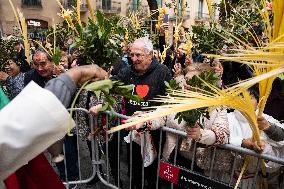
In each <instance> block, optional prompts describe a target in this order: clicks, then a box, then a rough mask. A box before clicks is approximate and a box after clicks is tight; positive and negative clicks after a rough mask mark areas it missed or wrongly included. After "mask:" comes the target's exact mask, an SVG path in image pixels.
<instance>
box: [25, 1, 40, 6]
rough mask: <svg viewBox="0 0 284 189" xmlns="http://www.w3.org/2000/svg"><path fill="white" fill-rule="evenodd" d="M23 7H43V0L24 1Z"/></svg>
mask: <svg viewBox="0 0 284 189" xmlns="http://www.w3.org/2000/svg"><path fill="white" fill-rule="evenodd" d="M22 6H23V7H42V4H41V0H22Z"/></svg>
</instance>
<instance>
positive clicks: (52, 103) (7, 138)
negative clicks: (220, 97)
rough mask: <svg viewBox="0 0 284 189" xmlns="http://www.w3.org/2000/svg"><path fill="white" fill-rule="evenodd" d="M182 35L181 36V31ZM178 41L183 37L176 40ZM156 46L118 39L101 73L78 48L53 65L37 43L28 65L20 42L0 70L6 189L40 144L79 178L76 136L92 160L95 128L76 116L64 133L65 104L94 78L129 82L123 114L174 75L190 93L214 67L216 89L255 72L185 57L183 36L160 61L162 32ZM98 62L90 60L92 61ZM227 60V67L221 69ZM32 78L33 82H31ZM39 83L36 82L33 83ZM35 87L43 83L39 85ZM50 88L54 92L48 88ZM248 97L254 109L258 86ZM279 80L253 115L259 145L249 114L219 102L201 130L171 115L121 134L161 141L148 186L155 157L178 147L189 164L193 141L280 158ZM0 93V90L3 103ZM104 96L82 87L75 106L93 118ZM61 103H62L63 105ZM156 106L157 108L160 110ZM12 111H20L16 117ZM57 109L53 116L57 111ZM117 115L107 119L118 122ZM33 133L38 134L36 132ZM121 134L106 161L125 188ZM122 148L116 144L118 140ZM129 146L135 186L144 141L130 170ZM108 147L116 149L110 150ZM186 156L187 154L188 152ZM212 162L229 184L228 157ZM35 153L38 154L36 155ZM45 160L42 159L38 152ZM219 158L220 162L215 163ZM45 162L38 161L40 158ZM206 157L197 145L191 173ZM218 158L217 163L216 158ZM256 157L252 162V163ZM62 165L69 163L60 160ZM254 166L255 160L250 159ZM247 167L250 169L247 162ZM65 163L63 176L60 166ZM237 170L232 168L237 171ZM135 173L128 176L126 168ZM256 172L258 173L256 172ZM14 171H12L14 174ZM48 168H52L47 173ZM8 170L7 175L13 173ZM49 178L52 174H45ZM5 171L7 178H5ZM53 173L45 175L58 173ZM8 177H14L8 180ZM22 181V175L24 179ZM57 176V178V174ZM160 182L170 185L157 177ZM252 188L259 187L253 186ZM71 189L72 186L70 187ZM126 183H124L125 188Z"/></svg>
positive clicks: (247, 178)
mask: <svg viewBox="0 0 284 189" xmlns="http://www.w3.org/2000/svg"><path fill="white" fill-rule="evenodd" d="M181 35H182V34H181ZM180 39H185V38H184V37H180ZM159 41H160V48H156V49H154V47H153V44H152V42H151V41H150V40H149V39H148V38H147V37H143V38H139V39H136V40H135V41H134V42H133V43H131V44H127V43H126V42H124V43H122V44H121V47H122V50H123V52H124V55H123V56H122V57H120V58H119V57H118V59H119V61H118V62H116V63H114V64H113V67H112V69H110V70H103V69H102V68H100V67H98V66H96V65H86V64H87V63H86V60H85V59H84V55H82V54H81V53H80V50H79V49H77V48H71V49H70V50H66V51H62V54H61V55H62V56H61V60H60V63H59V65H55V63H54V62H53V60H52V57H50V55H49V54H48V53H47V52H46V51H44V50H43V49H41V48H38V49H34V50H33V51H31V52H32V61H31V63H30V64H28V62H27V60H26V59H25V57H24V55H23V47H22V46H20V47H19V49H18V56H17V57H11V58H10V59H8V60H7V61H6V62H5V63H4V64H5V66H4V68H5V69H4V71H1V72H0V80H1V83H2V84H3V86H2V89H4V90H5V91H6V94H7V95H8V97H9V99H10V100H11V102H10V103H8V105H6V106H5V107H4V108H3V109H2V110H1V111H0V119H1V123H0V135H1V137H0V151H1V155H0V172H1V174H0V175H1V179H3V180H5V179H6V180H5V184H6V187H7V188H12V187H11V182H15V180H13V179H11V177H12V176H13V175H14V176H15V175H16V177H17V176H18V177H20V175H23V174H25V173H27V172H25V171H27V170H30V169H27V167H29V166H31V165H32V162H33V161H35V160H36V158H38V156H41V157H42V155H39V154H41V153H42V152H43V151H44V150H45V149H47V150H48V152H49V153H50V154H51V156H52V161H53V162H54V163H55V164H56V167H57V169H58V172H59V177H60V179H61V181H66V180H67V181H76V180H77V179H78V176H79V173H78V167H77V166H76V164H77V161H78V160H77V157H78V156H77V153H78V149H77V143H76V142H77V137H80V139H82V140H84V141H87V144H88V147H89V150H90V157H92V148H91V140H92V137H93V131H91V128H90V125H89V122H88V117H87V116H86V115H83V114H79V121H78V123H76V124H77V126H78V129H73V130H72V131H71V132H73V133H74V135H72V136H68V135H66V136H65V134H66V132H67V130H68V128H70V127H73V126H74V124H75V123H73V122H72V123H71V125H72V126H70V124H67V123H69V121H67V120H68V118H69V117H68V113H67V111H66V109H65V108H68V107H70V103H71V101H72V99H73V98H74V94H75V92H76V85H79V84H82V83H83V82H84V81H86V80H88V79H91V78H96V79H106V78H110V79H111V80H119V81H122V82H123V83H124V84H133V85H134V86H135V87H134V89H133V95H138V96H139V97H140V98H141V99H142V100H141V102H136V101H133V100H130V99H127V98H123V97H117V99H116V100H117V104H116V105H115V107H113V108H114V110H115V111H116V112H118V113H122V114H125V115H127V116H135V115H137V114H142V113H143V112H142V111H143V108H145V107H151V106H155V105H159V104H157V103H155V102H153V101H151V100H153V99H154V98H155V97H158V96H159V95H165V94H166V85H165V82H169V81H170V80H171V79H175V80H176V82H177V83H178V84H179V85H180V87H181V88H182V90H191V88H190V86H188V85H187V82H186V81H188V80H190V79H191V78H192V77H193V76H194V75H199V74H200V73H202V72H205V71H209V70H213V71H214V72H215V74H216V75H218V77H219V79H220V82H219V85H220V86H219V87H226V86H229V85H232V84H234V82H236V81H239V80H245V79H248V78H249V77H252V76H253V74H252V71H251V70H250V69H249V67H247V66H246V65H239V64H238V63H235V62H222V63H220V62H219V61H218V60H217V59H212V58H210V57H205V56H202V55H199V54H190V55H187V54H186V53H185V50H184V49H183V44H184V43H185V41H180V42H179V43H178V46H177V47H175V46H173V48H171V49H169V50H168V51H167V55H166V58H165V61H164V62H161V59H160V58H159V56H160V51H162V50H163V46H164V41H165V40H164V34H163V31H161V33H160V40H159ZM94 61H95V60H94ZM223 65H224V66H223ZM32 81H33V82H32ZM35 83H36V84H35ZM40 87H42V88H44V89H41V88H40ZM48 91H51V92H52V93H53V95H52V94H51V93H50V92H48ZM249 92H250V94H251V98H252V99H253V101H254V102H255V110H256V111H257V104H258V101H259V100H260V99H259V93H258V88H257V86H254V87H252V88H250V89H249ZM283 97H284V83H283V81H282V80H281V79H278V78H277V79H276V80H275V81H274V83H273V88H272V91H271V93H270V97H269V99H268V102H267V105H266V108H265V114H263V116H262V117H258V119H257V121H258V127H259V129H260V130H261V131H263V132H262V143H261V144H257V143H256V142H254V140H253V139H252V130H251V128H250V126H249V123H248V121H247V120H246V118H245V117H244V116H243V115H242V114H241V113H240V112H239V111H238V110H233V111H232V110H228V109H225V108H224V107H217V108H216V109H214V110H212V111H211V112H210V118H208V119H207V118H205V119H203V120H204V121H203V123H202V125H203V128H202V127H201V126H200V125H199V124H198V123H196V124H195V125H194V126H193V127H188V126H187V125H186V122H185V121H182V122H181V123H179V122H178V120H177V119H176V118H175V117H176V115H175V114H173V115H169V116H166V117H161V118H159V119H155V120H151V121H148V122H146V123H144V124H141V125H135V126H133V127H131V128H129V129H127V130H125V131H123V132H124V133H126V135H127V134H128V132H129V131H132V132H136V133H137V134H138V135H134V138H133V140H134V141H135V136H139V133H141V132H140V131H141V127H143V126H145V125H146V127H147V129H148V130H149V134H150V138H149V139H151V141H147V142H150V143H151V142H152V144H153V147H154V151H155V150H157V149H159V143H160V141H161V145H162V147H163V150H162V153H161V157H156V158H154V159H153V160H152V161H151V162H150V163H148V164H147V166H145V168H144V171H145V173H146V174H145V180H146V183H147V184H146V186H145V187H146V188H152V187H153V186H156V175H157V169H158V159H159V158H161V159H163V160H164V161H168V162H173V158H174V157H173V151H174V149H175V148H178V154H177V157H176V158H177V165H179V166H183V167H187V168H189V165H190V163H189V162H191V155H192V154H190V149H189V151H188V152H189V153H183V152H184V151H182V150H181V149H182V148H183V147H185V146H187V147H188V146H189V148H190V147H191V145H192V143H193V141H197V142H198V143H201V144H204V145H206V146H218V145H222V144H228V143H229V144H233V145H236V146H238V147H240V148H241V147H243V148H247V149H250V150H254V151H256V152H257V153H265V154H269V155H273V156H276V157H280V158H283V154H284V151H283V149H284V146H283V144H284V143H283V142H282V141H283V140H284V129H283V128H284V127H283V126H284V125H283V124H282V123H281V121H283V120H284V114H283V108H282V106H281V104H283V103H284V101H283ZM3 99H4V94H2V95H1V102H2V100H3ZM102 100H103V97H97V96H96V95H94V94H92V93H91V92H88V91H83V92H82V93H81V94H80V96H79V98H78V100H77V102H76V107H83V108H87V109H90V113H92V114H95V115H98V114H99V109H100V107H101V104H102V103H103V102H102ZM64 107H65V108H64ZM157 111H158V110H157ZM15 114H17V116H14V115H15ZM55 114H56V115H55ZM100 116H101V117H100V120H101V122H100V123H99V124H100V126H103V125H105V123H103V122H104V121H105V118H104V116H103V115H100ZM116 121H117V120H114V121H113V123H111V126H115V125H116V124H117V123H116ZM161 127H171V128H175V129H178V130H183V131H186V133H187V137H186V138H179V140H180V141H177V140H178V138H177V137H176V136H175V135H174V134H172V133H166V132H164V131H163V134H162V138H160V131H159V129H160V128H161ZM34 131H38V132H34ZM117 137H118V135H117V134H116V133H114V134H113V136H112V138H111V140H110V144H109V148H110V149H109V152H110V153H109V160H110V167H111V174H112V176H113V178H114V180H115V184H116V185H117V184H118V182H120V186H121V187H123V186H125V185H124V184H123V183H122V182H121V181H118V180H117V159H118V157H117V153H116V151H115V149H117V147H118V145H119V144H118V143H117ZM63 145H65V154H64V155H65V158H66V161H65V162H64V155H63ZM120 145H121V144H120ZM126 147H127V149H126V150H127V152H128V153H127V157H128V159H127V161H128V162H126V163H128V165H129V167H128V173H129V174H131V175H132V179H131V181H132V183H131V185H132V188H141V186H142V185H143V183H142V179H141V177H142V166H141V165H142V164H143V163H144V161H143V158H142V156H141V146H140V145H139V144H138V143H135V142H134V143H133V144H132V149H131V150H132V151H131V153H132V169H130V163H129V162H130V156H131V155H130V144H127V145H126ZM111 149H113V150H111ZM185 154H186V155H185ZM218 154H219V156H217V161H216V163H215V164H214V168H213V178H215V179H217V180H220V181H223V182H226V183H228V182H229V180H230V170H231V167H232V161H231V160H232V159H231V157H232V154H231V153H230V152H227V151H225V150H220V151H219V153H218ZM35 157H36V158H35ZM42 158H44V157H42ZM218 161H219V163H218ZM42 162H43V161H41V163H42ZM209 162H210V154H209V153H208V150H207V148H206V147H205V148H204V147H203V148H202V147H200V148H198V149H197V154H196V162H194V163H195V166H196V170H198V171H199V172H201V173H203V174H205V175H209V164H210V163H209ZM220 162H221V163H220ZM251 162H254V161H251ZM65 164H66V165H65ZM251 164H252V165H253V164H254V163H251ZM252 165H251V166H252ZM65 166H66V168H67V174H66V172H65V171H66V170H65ZM266 167H267V172H268V173H269V174H268V181H269V188H270V189H272V188H273V189H274V188H275V189H277V188H278V189H280V188H281V187H282V188H283V178H284V176H283V172H282V170H283V168H282V165H280V164H276V163H273V162H266ZM240 168H241V167H239V168H238V169H236V175H238V172H237V171H239V170H240ZM131 170H132V172H131V173H130V171H131ZM257 171H260V170H257ZM13 172H14V173H13ZM49 172H52V171H50V170H49ZM254 173H255V169H253V168H251V169H250V168H248V170H247V172H246V173H245V175H244V176H243V178H242V182H243V183H244V184H243V185H242V187H243V188H249V187H251V186H253V185H254V183H252V181H253V175H254ZM11 174H12V175H11ZM50 174H51V175H52V173H50ZM9 175H10V176H9ZM55 177H56V176H54V175H53V176H51V177H49V178H46V180H49V179H52V178H55ZM11 180H12V181H11ZM22 180H23V178H22ZM32 180H34V181H33V182H32V183H33V184H35V183H36V184H35V185H38V188H45V187H46V186H43V185H44V184H43V183H44V182H39V181H35V179H32ZM58 181H60V180H59V179H58ZM18 183H19V185H28V184H30V183H29V182H26V181H21V182H18ZM161 185H163V187H167V186H168V183H166V182H161ZM256 186H257V185H256ZM62 187H64V186H63V185H62V184H61V182H59V183H58V182H57V184H55V185H54V187H53V188H62ZM70 187H72V188H75V187H76V185H74V186H73V185H72V186H71V185H70ZM125 187H126V186H125Z"/></svg>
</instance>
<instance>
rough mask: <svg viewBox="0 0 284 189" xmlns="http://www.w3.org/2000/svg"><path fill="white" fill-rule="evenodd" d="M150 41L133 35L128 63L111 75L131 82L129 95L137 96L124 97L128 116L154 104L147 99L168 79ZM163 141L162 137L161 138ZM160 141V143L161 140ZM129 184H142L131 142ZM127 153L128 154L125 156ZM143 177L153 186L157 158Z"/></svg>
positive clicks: (138, 158)
mask: <svg viewBox="0 0 284 189" xmlns="http://www.w3.org/2000/svg"><path fill="white" fill-rule="evenodd" d="M152 52H153V45H152V42H151V41H150V40H149V39H148V38H146V37H143V38H139V39H136V40H135V41H134V42H133V44H132V45H131V47H130V57H131V60H132V65H131V66H128V67H125V68H123V69H122V70H120V72H119V73H118V75H116V76H114V77H113V78H112V79H115V80H121V81H122V82H124V83H125V84H134V85H135V88H134V90H133V92H132V94H133V95H138V96H140V97H141V99H142V100H141V101H140V102H136V101H133V100H126V104H125V109H126V115H128V116H132V115H133V113H134V112H136V111H140V110H141V109H142V107H150V106H153V105H155V104H154V102H152V101H150V100H152V99H153V98H155V97H157V96H158V95H164V94H165V92H166V87H165V83H164V82H165V81H169V80H170V79H171V72H170V70H169V69H168V68H167V67H166V66H165V65H163V64H160V63H159V62H158V61H157V60H156V59H154V58H153V54H152ZM150 134H151V136H152V139H153V142H154V147H155V148H156V150H158V147H159V140H160V135H159V131H158V130H151V131H150ZM163 141H164V140H163ZM162 145H163V144H162ZM132 154H133V157H132V161H133V162H132V166H133V167H132V170H133V171H132V176H133V177H132V186H133V188H135V187H136V188H141V186H142V183H141V181H142V179H141V178H142V170H141V168H142V164H143V161H142V156H141V147H140V146H139V145H138V144H136V143H133V148H132ZM128 157H129V156H128ZM145 173H146V174H145V179H146V180H147V183H148V186H155V182H156V174H157V159H156V160H155V161H154V162H153V163H152V164H151V165H150V166H148V167H145Z"/></svg>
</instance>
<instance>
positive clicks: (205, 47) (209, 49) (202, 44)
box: [192, 24, 231, 54]
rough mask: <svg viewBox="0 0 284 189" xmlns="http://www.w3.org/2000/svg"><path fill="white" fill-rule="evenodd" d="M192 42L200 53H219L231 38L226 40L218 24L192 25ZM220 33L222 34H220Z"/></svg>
mask: <svg viewBox="0 0 284 189" xmlns="http://www.w3.org/2000/svg"><path fill="white" fill-rule="evenodd" d="M192 33H193V36H192V42H193V44H194V48H195V49H196V51H197V52H198V53H207V54H217V53H218V52H219V51H220V50H221V49H222V48H223V46H224V45H225V44H226V43H230V42H231V41H230V40H231V39H228V40H227V41H226V40H224V38H222V37H221V36H220V35H224V33H223V32H222V30H221V28H217V25H216V24H210V25H195V26H192ZM218 34H220V35H218Z"/></svg>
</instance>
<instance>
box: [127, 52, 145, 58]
mask: <svg viewBox="0 0 284 189" xmlns="http://www.w3.org/2000/svg"><path fill="white" fill-rule="evenodd" d="M134 56H136V57H137V58H138V59H140V58H142V57H143V56H145V54H140V53H130V57H131V58H133V57H134Z"/></svg>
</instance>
